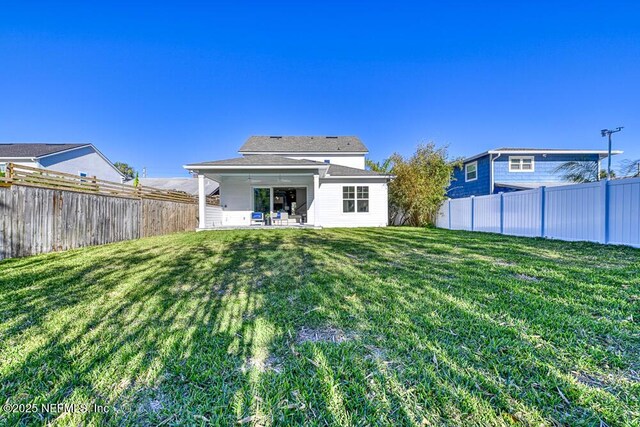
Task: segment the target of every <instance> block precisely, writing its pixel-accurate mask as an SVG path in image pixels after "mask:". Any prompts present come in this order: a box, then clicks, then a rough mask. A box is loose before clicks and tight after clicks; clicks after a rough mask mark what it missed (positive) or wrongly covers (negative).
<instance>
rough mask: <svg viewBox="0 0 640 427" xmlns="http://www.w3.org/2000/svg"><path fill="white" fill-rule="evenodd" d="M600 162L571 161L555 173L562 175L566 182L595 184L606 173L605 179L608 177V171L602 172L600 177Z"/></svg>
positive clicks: (559, 167) (558, 168) (562, 165)
mask: <svg viewBox="0 0 640 427" xmlns="http://www.w3.org/2000/svg"><path fill="white" fill-rule="evenodd" d="M598 169H599V168H598V162H594V161H589V160H571V161H568V162H564V163H563V164H561V165H560V166H558V167H557V168H556V169H555V173H559V174H561V175H562V178H563V179H564V180H565V181H569V182H576V183H583V182H595V181H599V180H600V178H601V177H602V175H603V174H602V172H604V177H606V176H607V172H606V171H602V172H601V173H600V176H598Z"/></svg>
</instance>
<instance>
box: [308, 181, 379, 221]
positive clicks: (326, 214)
mask: <svg viewBox="0 0 640 427" xmlns="http://www.w3.org/2000/svg"><path fill="white" fill-rule="evenodd" d="M343 186H368V187H369V212H349V213H344V212H342V187H343ZM318 193H319V196H318V201H319V203H320V209H319V212H318V216H319V218H318V223H319V224H320V225H321V226H323V227H385V226H386V225H387V224H388V222H389V206H388V203H387V195H388V194H387V193H388V189H387V184H386V183H381V182H380V181H379V180H373V179H368V180H367V179H357V180H356V179H344V180H339V181H336V180H321V181H320V189H319V191H318Z"/></svg>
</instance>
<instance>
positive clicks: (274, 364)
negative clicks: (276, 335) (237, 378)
mask: <svg viewBox="0 0 640 427" xmlns="http://www.w3.org/2000/svg"><path fill="white" fill-rule="evenodd" d="M251 369H256V370H258V372H261V373H263V372H275V373H276V374H279V373H280V372H282V364H281V363H280V359H278V358H277V357H275V356H269V357H267V358H266V359H263V358H260V357H249V358H248V359H247V360H246V361H245V362H244V363H243V364H242V367H240V370H241V371H242V373H247V372H249V371H250V370H251Z"/></svg>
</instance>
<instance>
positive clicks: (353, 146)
mask: <svg viewBox="0 0 640 427" xmlns="http://www.w3.org/2000/svg"><path fill="white" fill-rule="evenodd" d="M238 151H239V152H241V153H245V152H273V153H277V152H280V153H297V152H300V153H312V152H322V153H329V152H331V153H333V152H356V153H368V152H369V150H367V147H365V145H364V144H363V143H362V141H360V138H358V137H357V136H252V137H250V138H249V139H247V142H245V143H244V145H243V146H242V147H240V150H238Z"/></svg>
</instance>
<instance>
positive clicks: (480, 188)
mask: <svg viewBox="0 0 640 427" xmlns="http://www.w3.org/2000/svg"><path fill="white" fill-rule="evenodd" d="M476 161H477V162H478V179H476V180H475V181H470V182H465V176H464V175H465V172H464V170H465V166H466V165H468V164H469V163H473V162H476ZM490 166H491V165H490V164H489V155H486V156H483V157H480V158H478V159H475V160H472V161H470V162H466V163H465V164H463V165H462V168H461V169H460V168H456V169H455V170H454V172H453V180H452V182H451V185H450V186H449V191H448V193H447V194H448V195H449V197H451V198H452V199H457V198H459V197H469V196H482V195H485V194H489V192H490V189H491V179H490V174H491V172H490Z"/></svg>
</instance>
